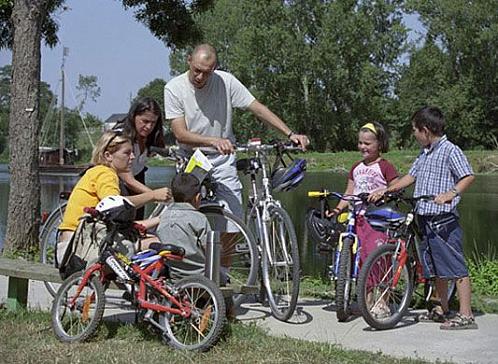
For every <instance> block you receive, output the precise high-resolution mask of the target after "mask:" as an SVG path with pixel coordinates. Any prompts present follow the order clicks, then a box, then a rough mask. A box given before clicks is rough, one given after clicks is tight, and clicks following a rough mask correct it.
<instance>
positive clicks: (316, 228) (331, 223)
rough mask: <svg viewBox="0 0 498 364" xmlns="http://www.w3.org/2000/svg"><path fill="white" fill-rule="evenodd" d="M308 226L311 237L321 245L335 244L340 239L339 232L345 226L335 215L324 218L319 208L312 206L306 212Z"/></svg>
mask: <svg viewBox="0 0 498 364" xmlns="http://www.w3.org/2000/svg"><path fill="white" fill-rule="evenodd" d="M306 226H307V227H308V232H309V235H310V237H311V239H312V240H313V241H314V242H315V244H319V245H320V246H324V245H329V246H331V245H333V244H335V243H336V242H337V241H338V239H339V234H340V233H341V232H342V231H344V227H343V226H342V225H341V224H339V223H338V222H337V220H336V218H335V217H332V218H326V217H325V218H322V217H321V214H320V211H319V210H318V209H315V208H312V209H309V210H308V213H307V214H306Z"/></svg>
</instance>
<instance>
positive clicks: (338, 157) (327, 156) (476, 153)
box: [150, 150, 498, 174]
mask: <svg viewBox="0 0 498 364" xmlns="http://www.w3.org/2000/svg"><path fill="white" fill-rule="evenodd" d="M418 154H419V151H418V150H395V151H391V152H389V153H385V154H384V158H386V159H387V160H389V161H390V162H391V163H393V164H394V166H395V167H396V168H397V170H398V171H399V173H400V174H406V173H407V172H408V171H409V169H410V166H411V165H412V163H413V161H414V160H415V158H416V157H417V155H418ZM465 155H466V156H467V158H468V160H469V163H470V164H471V166H472V168H473V169H474V172H475V173H476V174H498V151H496V150H470V151H465ZM296 157H298V158H304V159H306V160H307V161H308V171H310V172H325V171H333V172H339V173H344V174H346V173H348V172H349V170H350V168H351V166H352V165H353V163H355V162H356V161H358V160H359V159H360V154H359V153H358V152H357V151H350V152H337V153H317V152H307V153H304V154H299V155H297V156H296ZM150 165H151V166H166V165H173V164H172V162H170V161H167V160H164V159H160V158H155V159H153V160H152V161H151V162H150Z"/></svg>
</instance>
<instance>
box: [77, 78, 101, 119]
mask: <svg viewBox="0 0 498 364" xmlns="http://www.w3.org/2000/svg"><path fill="white" fill-rule="evenodd" d="M97 81H98V78H97V76H94V75H89V76H83V75H79V77H78V85H77V86H76V90H78V91H79V94H78V98H79V99H80V101H79V105H78V110H79V111H80V112H81V110H83V107H84V106H85V104H86V102H87V101H88V100H90V101H93V102H96V101H97V99H98V98H99V96H100V91H101V90H100V86H99V85H98V84H97Z"/></svg>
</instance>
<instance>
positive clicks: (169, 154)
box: [149, 145, 179, 158]
mask: <svg viewBox="0 0 498 364" xmlns="http://www.w3.org/2000/svg"><path fill="white" fill-rule="evenodd" d="M178 150H179V147H178V146H177V145H171V146H169V147H165V148H161V147H154V146H152V147H149V151H150V152H151V153H156V154H159V155H160V156H161V157H165V158H174V157H176V152H177V151H178Z"/></svg>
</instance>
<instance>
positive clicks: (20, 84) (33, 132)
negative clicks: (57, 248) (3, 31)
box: [4, 0, 48, 252]
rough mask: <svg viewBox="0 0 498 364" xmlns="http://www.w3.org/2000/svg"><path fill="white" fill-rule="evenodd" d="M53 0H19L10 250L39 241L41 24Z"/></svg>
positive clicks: (11, 127)
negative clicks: (47, 7) (48, 4)
mask: <svg viewBox="0 0 498 364" xmlns="http://www.w3.org/2000/svg"><path fill="white" fill-rule="evenodd" d="M47 1H48V0H16V1H14V8H13V11H12V18H11V20H12V23H13V26H14V40H13V48H12V81H11V100H10V118H9V146H10V164H9V168H10V194H9V208H8V210H9V211H8V217H7V232H6V238H5V244H4V248H5V250H6V251H20V252H28V251H29V250H31V248H34V247H36V246H37V245H38V230H39V225H40V218H39V216H40V178H39V175H38V144H39V142H38V135H39V131H40V122H39V119H38V115H39V104H40V103H39V101H40V100H39V99H40V62H41V53H40V42H41V24H42V20H43V17H45V16H46V5H47Z"/></svg>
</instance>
